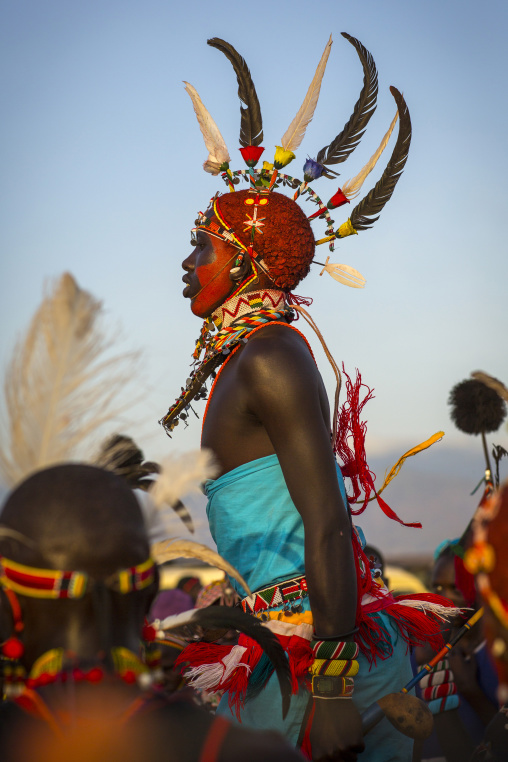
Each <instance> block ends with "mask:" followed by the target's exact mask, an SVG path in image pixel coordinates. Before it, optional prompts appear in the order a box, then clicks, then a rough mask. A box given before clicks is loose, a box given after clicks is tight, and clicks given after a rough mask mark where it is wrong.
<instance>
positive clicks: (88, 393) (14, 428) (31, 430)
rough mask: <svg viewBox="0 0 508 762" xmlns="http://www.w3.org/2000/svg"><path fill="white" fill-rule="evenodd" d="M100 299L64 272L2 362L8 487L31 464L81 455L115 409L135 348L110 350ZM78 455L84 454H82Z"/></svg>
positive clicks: (1, 460)
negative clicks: (121, 351)
mask: <svg viewBox="0 0 508 762" xmlns="http://www.w3.org/2000/svg"><path fill="white" fill-rule="evenodd" d="M101 313H102V304H101V302H99V301H97V300H96V299H95V298H94V297H93V296H92V295H91V294H89V293H88V292H86V291H83V290H82V289H80V288H79V286H78V285H77V283H76V281H75V280H74V278H73V277H72V275H70V274H69V273H65V274H64V275H62V277H61V278H60V279H59V281H58V282H57V283H55V284H54V285H53V287H52V289H51V290H50V292H49V293H48V295H47V296H46V297H45V298H44V300H43V302H42V304H41V306H40V307H39V309H38V310H37V312H36V313H35V315H34V317H33V318H32V321H31V324H30V327H29V329H28V331H27V334H26V336H25V338H24V339H23V340H22V341H21V342H19V343H18V345H17V346H16V348H15V350H14V354H13V358H12V360H11V363H10V365H9V367H8V369H7V373H6V379H5V386H4V392H5V402H6V405H5V406H6V410H7V421H6V424H5V426H4V431H3V433H2V437H1V444H0V471H1V475H2V477H3V479H4V480H5V482H6V484H7V485H8V486H9V487H13V486H14V485H15V484H17V483H18V482H19V481H21V480H22V479H24V478H25V477H27V476H28V475H29V474H30V473H32V472H33V471H36V470H39V469H41V468H46V467H48V466H50V465H53V464H55V463H59V462H65V461H69V459H71V458H73V459H78V458H83V457H84V452H83V451H84V450H85V449H86V448H87V447H88V446H89V440H90V438H91V436H92V435H93V434H95V433H97V432H98V431H99V430H100V429H101V428H102V426H103V425H104V424H105V423H106V422H108V421H110V420H111V419H112V418H113V417H114V416H115V415H116V414H118V413H119V412H120V409H119V407H118V405H117V404H116V399H117V396H118V394H119V393H120V392H121V391H122V390H123V388H124V387H125V386H126V385H127V384H128V383H129V381H130V380H131V379H132V376H133V370H134V361H135V359H136V357H137V355H135V354H123V355H116V356H112V355H111V348H112V346H113V343H114V340H113V339H109V338H106V336H105V335H104V333H103V332H102V330H101V327H100V318H101ZM85 459H86V457H85Z"/></svg>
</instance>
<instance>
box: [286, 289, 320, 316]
mask: <svg viewBox="0 0 508 762" xmlns="http://www.w3.org/2000/svg"><path fill="white" fill-rule="evenodd" d="M285 296H286V302H287V303H288V304H289V305H291V304H296V305H297V307H299V306H301V305H302V304H303V305H304V306H305V307H310V305H311V304H312V302H313V301H314V299H312V298H311V297H310V296H298V294H292V293H291V292H290V291H287V292H286V294H285ZM299 319H300V315H299V314H298V312H297V311H295V317H294V320H293V322H296V321H297V320H299Z"/></svg>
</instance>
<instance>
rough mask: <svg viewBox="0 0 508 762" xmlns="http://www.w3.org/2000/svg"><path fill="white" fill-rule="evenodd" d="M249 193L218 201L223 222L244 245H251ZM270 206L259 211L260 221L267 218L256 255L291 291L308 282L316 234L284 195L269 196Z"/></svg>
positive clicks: (255, 240) (238, 192) (258, 236)
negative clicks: (248, 220) (247, 202)
mask: <svg viewBox="0 0 508 762" xmlns="http://www.w3.org/2000/svg"><path fill="white" fill-rule="evenodd" d="M252 195H253V194H252V192H249V191H248V190H241V191H236V192H235V193H227V194H224V195H223V196H221V197H220V198H219V199H218V207H219V210H220V213H221V215H222V216H223V218H224V221H225V222H227V223H228V225H230V226H231V227H232V228H233V230H234V232H235V235H236V236H237V237H238V238H239V239H240V241H241V242H242V243H243V244H244V245H245V246H249V245H250V242H251V241H250V229H247V230H245V222H246V219H247V212H249V210H252V207H249V206H247V205H246V204H245V200H246V199H247V198H252ZM265 198H266V199H267V200H268V203H267V204H266V205H265V206H262V207H260V209H259V212H258V214H259V217H260V218H263V217H264V218H265V220H264V226H263V228H262V233H256V237H255V239H254V251H255V253H256V254H258V255H259V256H260V257H262V258H263V261H264V262H265V264H266V266H267V268H268V271H269V273H270V276H271V277H272V278H273V280H274V282H275V284H276V285H277V286H278V287H279V288H281V289H283V290H284V291H291V290H292V289H293V288H295V287H296V286H297V285H298V283H299V282H300V281H301V280H303V278H305V276H306V275H307V274H308V272H309V270H310V263H311V262H312V259H313V257H314V250H315V248H316V244H315V240H314V234H313V232H312V228H311V226H310V223H309V221H308V219H307V217H306V216H305V213H304V212H303V211H302V209H301V208H300V207H299V206H298V204H297V203H296V202H295V201H293V200H292V199H290V198H288V197H287V196H284V195H283V194H282V193H270V194H268V195H267V196H265Z"/></svg>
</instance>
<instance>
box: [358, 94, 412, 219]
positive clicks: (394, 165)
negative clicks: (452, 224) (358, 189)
mask: <svg viewBox="0 0 508 762" xmlns="http://www.w3.org/2000/svg"><path fill="white" fill-rule="evenodd" d="M390 92H391V94H392V95H393V97H394V98H395V102H396V104H397V109H398V114H399V134H398V136H397V142H396V143H395V146H394V148H393V152H392V155H391V157H390V161H389V162H388V164H387V165H386V168H385V170H384V172H383V174H382V175H381V178H380V179H379V180H378V182H377V183H376V185H375V186H374V188H372V190H371V191H370V192H369V193H368V194H367V195H366V196H365V198H363V199H362V200H361V201H360V203H359V204H358V205H357V206H355V208H354V209H353V211H352V212H351V217H350V219H351V224H352V226H353V227H354V229H355V230H367V229H368V228H369V227H370V226H371V225H373V224H374V222H376V220H378V219H379V214H380V212H381V210H382V209H383V207H384V205H385V204H386V202H387V201H389V199H390V198H391V196H392V193H393V191H394V190H395V186H396V185H397V182H398V180H399V178H400V176H401V174H402V171H403V169H404V167H405V165H406V161H407V156H408V152H409V146H410V145H411V118H410V116H409V110H408V107H407V105H406V102H405V100H404V98H403V97H402V95H401V94H400V93H399V91H398V90H397V88H395V87H390ZM373 215H377V216H376V217H373Z"/></svg>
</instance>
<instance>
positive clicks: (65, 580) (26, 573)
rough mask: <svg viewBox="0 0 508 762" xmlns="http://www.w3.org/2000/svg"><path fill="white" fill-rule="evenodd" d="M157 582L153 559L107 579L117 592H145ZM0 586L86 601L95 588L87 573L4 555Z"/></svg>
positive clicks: (31, 594) (0, 560)
mask: <svg viewBox="0 0 508 762" xmlns="http://www.w3.org/2000/svg"><path fill="white" fill-rule="evenodd" d="M154 580H155V564H154V562H153V561H152V559H151V558H148V559H147V560H146V561H143V563H142V564H138V566H131V567H130V568H128V569H120V571H117V572H115V573H114V574H112V575H111V576H110V577H108V578H107V579H106V580H105V584H106V586H107V587H109V588H110V589H111V590H114V591H115V592H117V593H121V594H126V593H131V592H134V591H137V590H143V589H144V588H146V587H148V586H149V585H151V584H152V582H154ZM0 585H2V587H4V588H7V589H8V590H12V591H14V592H15V593H19V594H21V595H26V596H28V597H29V598H53V599H56V598H83V596H84V595H85V594H86V593H87V592H89V591H90V589H91V588H92V587H93V585H94V580H93V579H92V578H91V577H90V576H89V575H88V574H86V573H85V572H80V571H61V570H59V569H58V570H57V569H37V568H35V567H33V566H25V564H19V563H17V562H16V561H11V560H10V559H9V558H5V557H4V556H0Z"/></svg>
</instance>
